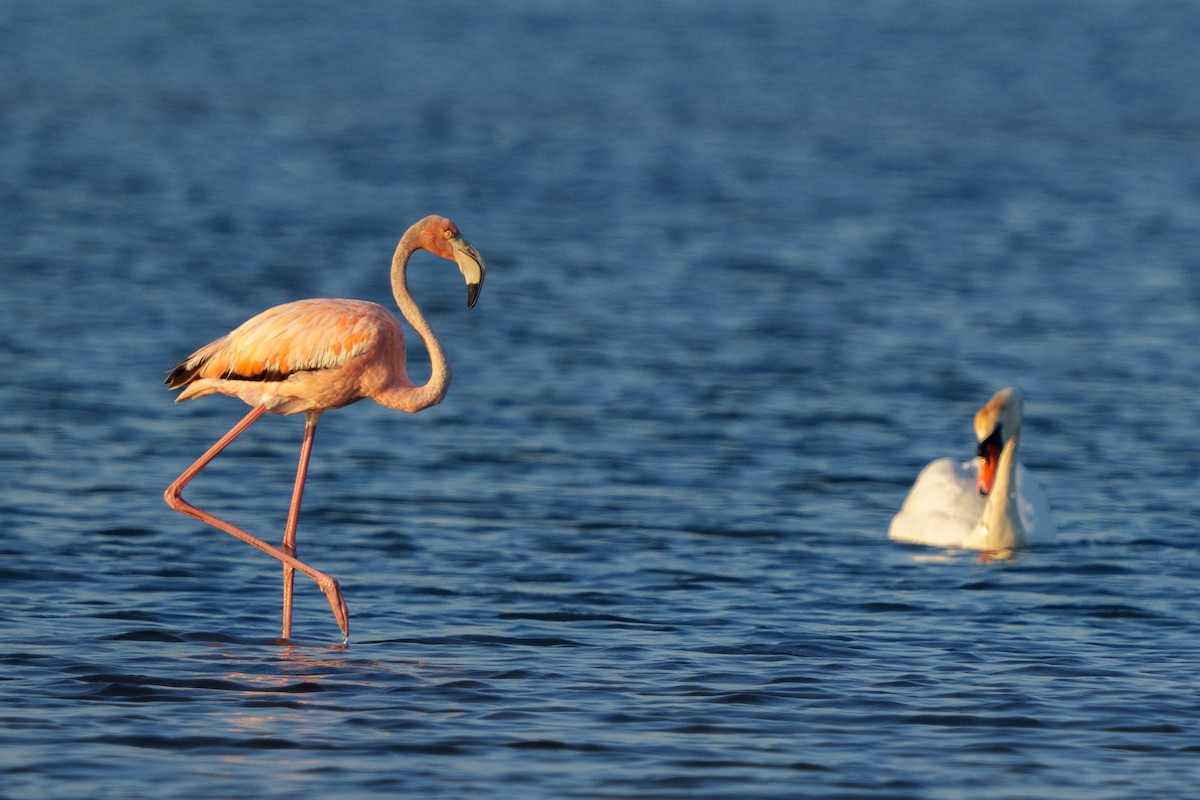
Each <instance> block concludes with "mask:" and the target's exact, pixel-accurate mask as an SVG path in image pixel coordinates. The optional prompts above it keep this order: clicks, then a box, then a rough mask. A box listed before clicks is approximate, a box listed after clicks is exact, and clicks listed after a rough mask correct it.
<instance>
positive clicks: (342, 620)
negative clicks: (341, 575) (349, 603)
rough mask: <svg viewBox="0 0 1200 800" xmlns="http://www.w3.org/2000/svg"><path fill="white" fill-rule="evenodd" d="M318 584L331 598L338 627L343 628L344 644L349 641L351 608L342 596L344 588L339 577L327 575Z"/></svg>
mask: <svg viewBox="0 0 1200 800" xmlns="http://www.w3.org/2000/svg"><path fill="white" fill-rule="evenodd" d="M317 584H318V585H319V586H320V587H321V591H322V592H324V593H325V596H326V597H328V598H329V607H330V608H331V609H333V616H334V618H335V619H336V620H337V624H338V627H339V628H341V629H342V637H343V639H342V644H345V643H346V642H349V641H350V609H348V608H346V598H344V597H342V589H341V587H340V586H338V582H337V578H330V577H329V576H328V575H327V576H325V578H324V579H323V580H319V581H317Z"/></svg>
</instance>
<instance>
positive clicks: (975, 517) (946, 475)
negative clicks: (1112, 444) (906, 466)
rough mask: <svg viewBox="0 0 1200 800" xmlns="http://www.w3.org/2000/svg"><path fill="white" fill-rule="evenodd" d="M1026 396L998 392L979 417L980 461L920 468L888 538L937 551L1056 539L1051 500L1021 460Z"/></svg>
mask: <svg viewBox="0 0 1200 800" xmlns="http://www.w3.org/2000/svg"><path fill="white" fill-rule="evenodd" d="M1023 405H1024V403H1023V401H1022V399H1021V393H1020V392H1018V391H1017V390H1016V389H1011V388H1010V389H1004V390H1002V391H999V392H997V393H996V394H995V395H994V396H993V397H992V399H991V400H989V401H988V402H987V404H986V405H985V406H984V407H983V408H981V409H979V412H978V413H976V414H975V435H976V437H978V439H979V457H978V458H975V459H972V460H971V461H968V462H966V463H965V464H955V463H954V462H953V461H952V460H950V459H949V458H939V459H938V460H937V461H934V462H933V463H932V464H930V465H929V466H927V467H925V469H923V470H922V471H921V474H920V475H919V476H917V482H916V483H915V484H913V487H912V489H911V490H910V491H909V493H908V497H907V498H905V500H904V505H903V506H902V507H901V508H900V513H898V514H896V516H895V517H893V518H892V524H891V525H889V526H888V538H889V539H895V540H897V541H901V542H916V543H919V544H930V545H936V546H939V547H962V548H967V549H970V550H987V551H1004V550H1012V549H1015V548H1019V547H1026V546H1027V545H1029V544H1031V543H1034V542H1042V541H1046V540H1048V539H1052V538H1053V537H1054V524H1053V523H1052V522H1051V521H1050V509H1049V505H1048V504H1047V503H1046V496H1045V495H1044V494H1042V490H1041V487H1039V486H1038V482H1037V480H1036V479H1035V478H1034V477H1033V474H1032V473H1030V472H1029V470H1027V469H1025V467H1023V466H1021V465H1020V464H1018V463H1017V443H1018V440H1019V437H1020V434H1021V411H1022V408H1023Z"/></svg>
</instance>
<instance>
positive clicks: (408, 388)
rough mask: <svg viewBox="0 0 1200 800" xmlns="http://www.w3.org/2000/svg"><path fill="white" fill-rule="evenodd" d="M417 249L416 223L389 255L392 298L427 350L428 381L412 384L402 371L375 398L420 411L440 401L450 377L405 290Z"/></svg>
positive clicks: (443, 357) (443, 358) (428, 329)
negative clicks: (390, 259)
mask: <svg viewBox="0 0 1200 800" xmlns="http://www.w3.org/2000/svg"><path fill="white" fill-rule="evenodd" d="M420 249H424V248H423V247H422V245H421V243H420V241H419V240H418V235H417V226H413V227H412V228H409V229H408V231H407V232H406V233H405V234H404V236H402V237H401V238H400V244H398V245H397V246H396V253H395V255H393V256H392V294H393V295H395V297H396V305H397V306H399V307H400V313H401V314H402V315H404V319H406V320H407V321H408V324H409V325H411V326H412V328H413V330H414V331H416V332H417V335H418V336H420V337H421V341H423V342H424V343H425V348H426V349H427V350H428V351H429V365H430V374H429V380H428V381H427V382H426V383H425V384H424V385H422V386H415V385H413V383H412V382H411V381H409V380H408V376H407V374H404V375H403V380H401V381H400V382H398V383H397V384H396V385H395V386H393V387H392V388H391V389H390V390H389V391H386V392H383V393H382V394H381V396H378V397H376V398H375V399H376V400H378V401H379V402H380V403H382V404H383V405H385V406H388V407H390V408H398V409H401V410H404V411H409V412H414V411H420V410H421V409H423V408H429V407H430V406H435V405H437V404H438V403H440V402H442V399H443V398H445V396H446V392H447V391H448V390H449V389H450V380H451V378H452V376H453V371H452V370H451V368H450V361H449V359H447V358H446V351H445V349H444V348H443V347H442V343H441V341H439V340H438V338H437V336H436V335H435V334H434V332H433V329H432V328H431V327H430V326H429V323H428V322H427V321H426V319H425V315H424V314H422V313H421V309H420V308H419V307H418V306H417V303H416V301H415V300H413V297H412V294H411V293H409V291H408V260H409V258H411V257H412V254H413V253H414V252H416V251H417V250H420Z"/></svg>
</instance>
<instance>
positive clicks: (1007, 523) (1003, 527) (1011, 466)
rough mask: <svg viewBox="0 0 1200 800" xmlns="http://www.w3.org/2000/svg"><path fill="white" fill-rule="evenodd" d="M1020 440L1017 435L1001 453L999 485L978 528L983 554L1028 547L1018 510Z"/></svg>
mask: <svg viewBox="0 0 1200 800" xmlns="http://www.w3.org/2000/svg"><path fill="white" fill-rule="evenodd" d="M1017 439H1018V437H1017V436H1016V435H1014V436H1013V437H1012V438H1011V439H1009V440H1008V443H1007V444H1006V445H1005V446H1004V449H1003V450H1002V451H1001V452H1000V461H999V463H998V464H997V465H996V482H995V483H994V484H993V485H992V491H991V492H990V493H989V495H988V501H987V504H986V505H985V506H984V507H983V514H982V515H981V516H980V518H979V523H978V525H977V526H976V528H975V535H976V536H979V537H981V538H982V547H981V549H983V550H1011V549H1012V548H1014V547H1024V546H1025V528H1024V526H1023V525H1022V524H1021V514H1020V510H1019V509H1018V508H1017V481H1016V475H1017Z"/></svg>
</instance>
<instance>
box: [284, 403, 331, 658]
mask: <svg viewBox="0 0 1200 800" xmlns="http://www.w3.org/2000/svg"><path fill="white" fill-rule="evenodd" d="M320 418H321V412H320V411H309V412H307V413H306V414H305V415H304V441H303V443H301V445H300V463H299V465H298V466H297V467H296V485H295V488H293V489H292V505H291V507H289V508H288V517H287V526H286V527H285V528H284V529H283V544H282V546H281V548H280V549H281V550H283V552H285V553H287V554H288V555H289V556H293V557H294V556H295V555H296V527H297V525H299V524H300V501H301V499H302V498H303V497H304V482H305V480H306V479H307V478H308V459H309V457H310V456H311V455H312V445H313V436H314V435H315V434H316V432H317V420H319V419H320ZM295 574H296V570H295V568H294V567H292V565H291V564H288V563H287V562H286V561H285V562H284V563H283V638H284V639H288V638H291V635H292V587H293V584H294V583H295Z"/></svg>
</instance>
